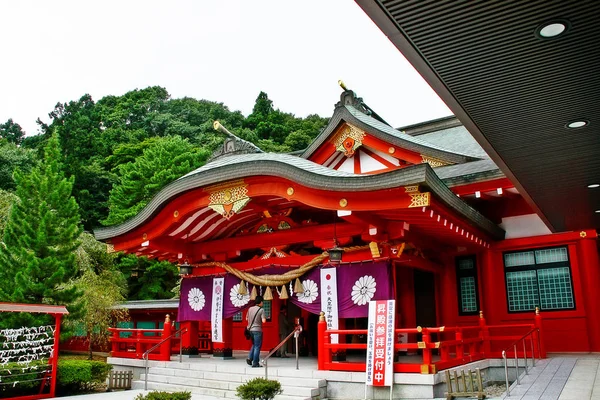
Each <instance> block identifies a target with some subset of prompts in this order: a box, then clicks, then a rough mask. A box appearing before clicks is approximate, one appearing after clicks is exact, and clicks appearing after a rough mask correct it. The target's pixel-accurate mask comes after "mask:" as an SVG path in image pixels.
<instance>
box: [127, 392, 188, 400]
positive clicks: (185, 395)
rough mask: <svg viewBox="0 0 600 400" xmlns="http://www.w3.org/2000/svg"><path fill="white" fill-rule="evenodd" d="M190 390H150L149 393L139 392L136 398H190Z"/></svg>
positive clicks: (137, 399)
mask: <svg viewBox="0 0 600 400" xmlns="http://www.w3.org/2000/svg"><path fill="white" fill-rule="evenodd" d="M191 398H192V394H191V393H190V392H175V393H169V392H150V393H148V394H147V395H143V394H138V395H137V397H136V398H135V400H190V399H191Z"/></svg>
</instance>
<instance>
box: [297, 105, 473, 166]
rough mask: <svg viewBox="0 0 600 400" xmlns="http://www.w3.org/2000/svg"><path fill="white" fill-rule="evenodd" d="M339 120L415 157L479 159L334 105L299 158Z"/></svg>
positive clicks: (455, 160) (313, 148)
mask: <svg viewBox="0 0 600 400" xmlns="http://www.w3.org/2000/svg"><path fill="white" fill-rule="evenodd" d="M342 121H346V122H348V123H351V124H353V125H356V126H357V127H359V128H360V129H363V130H365V131H367V132H369V134H370V135H373V136H375V137H377V138H379V139H381V140H383V141H386V142H388V143H390V144H392V145H395V146H398V147H401V148H405V149H407V150H411V151H415V152H417V153H419V154H424V155H427V156H430V157H434V158H438V159H440V160H444V161H447V162H450V163H454V164H456V163H464V162H467V161H472V160H474V159H479V157H473V156H471V155H469V154H462V153H461V152H460V151H455V150H449V149H448V148H444V147H442V146H441V145H440V144H439V143H435V142H427V141H426V140H423V139H422V138H421V137H415V136H411V135H407V134H405V133H403V132H400V131H398V130H396V129H394V128H392V127H391V126H389V125H386V124H384V123H383V122H381V121H379V120H377V119H375V118H373V117H371V116H369V115H366V114H365V113H364V112H362V111H360V110H358V109H357V108H355V107H354V106H352V105H338V106H337V107H336V109H335V112H334V114H333V116H332V117H331V119H330V120H329V123H328V124H327V126H326V127H325V129H324V130H323V132H321V134H320V135H319V136H317V138H316V139H315V140H314V141H313V142H312V143H311V144H310V145H309V146H308V148H307V149H306V150H305V151H304V153H303V154H302V157H303V158H308V157H310V155H311V154H313V153H314V152H315V151H316V150H317V149H318V148H319V147H320V146H321V145H322V144H323V143H324V142H325V141H326V140H327V139H328V138H329V136H330V135H331V133H332V132H333V131H334V130H335V129H336V128H337V127H338V126H339V124H340V123H341V122H342Z"/></svg>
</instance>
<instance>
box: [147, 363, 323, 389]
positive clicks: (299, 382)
mask: <svg viewBox="0 0 600 400" xmlns="http://www.w3.org/2000/svg"><path fill="white" fill-rule="evenodd" d="M246 370H249V371H242V372H240V373H237V374H236V373H231V372H230V373H220V372H210V371H199V370H187V369H174V368H157V367H152V368H150V369H149V374H148V376H159V375H163V376H177V377H187V378H196V379H203V380H215V381H224V382H246V381H248V380H249V379H252V378H254V377H256V376H260V377H262V376H264V369H259V370H256V369H251V368H247V369H246ZM270 372H271V374H269V379H272V380H276V381H279V383H281V385H282V386H300V387H310V388H319V387H324V386H326V385H327V381H326V380H325V379H317V378H303V377H291V376H278V375H275V373H277V371H276V370H270ZM161 382H163V381H161Z"/></svg>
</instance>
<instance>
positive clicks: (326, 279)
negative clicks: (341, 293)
mask: <svg viewBox="0 0 600 400" xmlns="http://www.w3.org/2000/svg"><path fill="white" fill-rule="evenodd" d="M321 310H323V311H325V321H326V322H327V329H338V328H339V318H338V316H339V314H338V296H337V269H336V268H323V269H321ZM331 343H339V335H337V334H335V335H331Z"/></svg>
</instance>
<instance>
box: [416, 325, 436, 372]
mask: <svg viewBox="0 0 600 400" xmlns="http://www.w3.org/2000/svg"><path fill="white" fill-rule="evenodd" d="M417 330H420V332H421V333H422V334H423V337H422V339H421V340H422V341H420V342H418V343H417V346H418V347H419V349H421V350H422V351H423V364H421V373H422V374H429V373H430V367H431V362H432V358H431V349H430V348H429V345H430V343H431V334H430V333H429V331H428V330H427V328H421V327H420V326H419V327H417Z"/></svg>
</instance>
